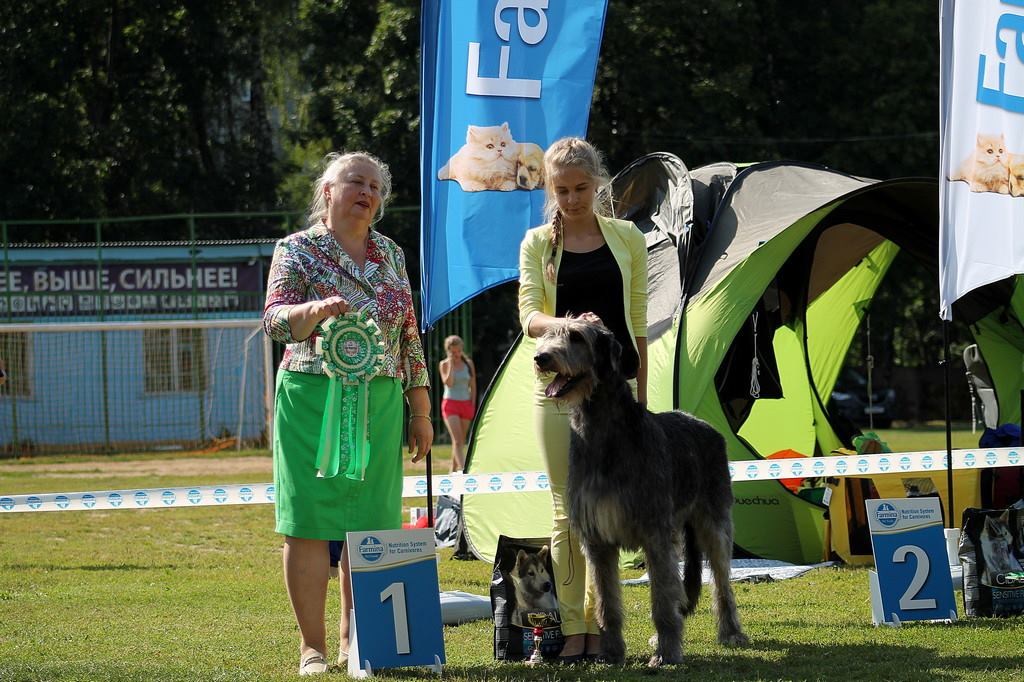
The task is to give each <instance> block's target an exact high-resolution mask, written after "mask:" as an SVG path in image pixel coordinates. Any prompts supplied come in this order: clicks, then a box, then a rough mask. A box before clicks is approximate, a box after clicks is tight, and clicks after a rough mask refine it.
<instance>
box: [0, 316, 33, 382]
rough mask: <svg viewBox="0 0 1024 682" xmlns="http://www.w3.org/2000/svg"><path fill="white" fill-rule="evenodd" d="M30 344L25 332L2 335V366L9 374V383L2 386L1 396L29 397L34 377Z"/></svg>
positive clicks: (0, 342) (0, 344)
mask: <svg viewBox="0 0 1024 682" xmlns="http://www.w3.org/2000/svg"><path fill="white" fill-rule="evenodd" d="M29 348H30V342H29V337H28V334H26V333H25V332H14V333H10V334H0V364H2V365H3V368H4V370H5V371H6V372H7V381H6V382H5V383H4V385H3V386H0V396H9V395H13V396H29V395H31V393H32V392H31V387H32V384H31V382H30V381H29V379H30V377H31V376H32V372H31V370H32V368H31V366H30V364H31V363H30V362H29V360H30V358H31V357H32V354H31V353H30V352H29Z"/></svg>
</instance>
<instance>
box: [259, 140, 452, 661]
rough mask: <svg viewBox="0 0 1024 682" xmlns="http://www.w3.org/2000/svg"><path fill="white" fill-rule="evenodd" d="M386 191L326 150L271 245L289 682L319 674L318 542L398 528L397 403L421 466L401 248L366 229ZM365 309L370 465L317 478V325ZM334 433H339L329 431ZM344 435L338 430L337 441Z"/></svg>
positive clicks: (424, 389)
mask: <svg viewBox="0 0 1024 682" xmlns="http://www.w3.org/2000/svg"><path fill="white" fill-rule="evenodd" d="M390 189H391V175H390V173H389V172H388V167H387V166H386V165H385V164H384V163H383V162H382V161H380V160H379V159H377V158H376V157H374V156H372V155H370V154H367V153H365V152H350V153H347V154H331V155H329V156H328V157H327V158H326V159H325V169H324V171H323V173H322V174H321V175H320V177H319V178H317V180H316V181H315V182H314V183H313V200H312V202H311V205H310V211H309V226H308V228H307V229H305V230H303V231H301V232H297V233H295V234H293V235H289V236H288V237H285V238H284V239H282V240H281V241H279V242H278V243H277V246H276V247H275V249H274V259H273V262H272V263H271V265H270V275H269V279H268V282H267V301H266V306H265V308H264V313H263V323H264V327H265V329H266V332H267V334H268V335H270V337H271V338H273V339H274V340H275V341H279V342H281V343H284V344H287V348H286V350H285V352H284V357H283V358H282V360H281V366H280V368H279V371H278V373H277V394H276V395H277V398H276V401H275V406H274V485H275V486H276V493H277V494H276V501H275V516H276V530H277V532H278V533H280V534H282V535H284V536H285V539H284V579H285V585H286V587H287V589H288V597H289V599H290V600H291V604H292V609H293V610H294V612H295V619H296V622H297V623H298V626H299V633H300V635H301V642H300V644H299V674H300V675H314V674H321V673H324V672H326V671H327V667H328V664H327V643H326V639H327V636H326V626H325V623H324V609H325V603H326V599H327V582H328V575H329V571H330V568H329V565H330V554H329V549H328V542H329V541H331V540H339V539H341V540H344V538H345V534H346V533H347V532H348V531H360V530H387V529H397V528H401V525H402V443H401V438H402V416H403V398H404V402H408V404H409V412H410V417H409V419H410V421H409V442H408V445H409V451H410V452H413V451H415V454H414V455H413V458H412V461H414V462H416V461H419V460H420V459H421V458H423V457H424V456H425V455H426V453H427V451H428V450H429V449H430V445H431V443H432V441H433V438H434V430H433V426H432V425H431V421H430V395H429V393H428V389H429V383H430V382H429V371H428V369H427V365H426V359H425V357H424V354H423V347H422V345H421V343H420V337H419V330H418V328H417V325H416V313H415V311H414V310H413V301H412V289H411V286H410V284H409V276H408V274H407V273H406V269H405V257H404V255H403V253H402V249H401V248H399V246H398V245H397V244H395V242H394V241H392V240H391V239H389V238H388V237H385V236H384V235H383V234H381V233H380V232H379V231H377V230H376V229H375V228H374V224H375V223H376V222H377V221H378V220H379V219H380V218H381V216H383V214H384V204H385V203H386V201H387V198H388V194H389V192H390ZM349 310H356V311H365V312H366V314H368V315H369V316H370V317H371V318H372V319H373V320H374V321H375V322H376V324H377V327H378V328H379V329H380V332H381V335H382V337H383V344H384V357H383V365H382V366H381V368H380V370H379V371H378V372H377V374H376V375H375V376H374V377H373V378H372V379H371V380H370V382H369V385H368V388H367V391H368V399H369V408H368V409H369V427H368V431H369V439H368V440H369V443H370V455H369V463H368V464H367V465H366V470H365V475H364V476H363V477H362V478H358V477H349V476H347V475H345V474H340V475H331V474H328V475H327V476H320V475H318V468H317V465H316V462H315V460H316V458H317V453H318V451H319V450H320V449H321V446H322V445H323V442H322V435H321V434H322V433H326V432H327V430H328V427H329V426H330V424H324V419H325V403H326V399H327V397H328V388H329V379H328V377H327V375H326V374H325V373H324V367H323V361H322V360H321V358H320V356H319V355H317V353H316V350H315V347H316V338H317V336H318V334H319V331H318V325H319V324H320V323H321V322H323V321H324V320H325V319H327V318H328V317H331V316H338V315H343V314H344V313H346V312H348V311H349ZM334 426H335V428H340V427H338V425H334ZM342 435H345V434H342ZM342 556H343V558H342V561H341V576H340V577H341V581H340V582H341V590H342V594H341V621H340V623H339V630H340V635H341V640H340V651H339V652H338V659H337V660H338V663H339V664H342V663H344V662H346V661H347V658H348V643H349V607H350V605H351V604H352V594H351V587H350V584H349V580H348V561H347V559H346V558H345V556H344V554H343V555H342Z"/></svg>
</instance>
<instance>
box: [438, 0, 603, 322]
mask: <svg viewBox="0 0 1024 682" xmlns="http://www.w3.org/2000/svg"><path fill="white" fill-rule="evenodd" d="M606 9H607V1H606V0H574V1H573V2H564V0H555V1H554V2H551V0H488V1H484V0H481V1H479V2H459V1H457V0H424V2H423V11H422V24H421V25H422V35H421V47H422V64H421V74H420V78H421V83H420V85H421V88H420V113H421V117H420V131H421V133H420V183H421V191H422V212H421V216H420V229H421V231H420V258H421V263H420V272H421V296H422V298H421V310H422V320H421V324H422V327H423V328H424V330H426V329H428V328H429V327H431V326H432V325H433V324H434V323H435V322H436V321H437V320H438V319H440V318H441V317H442V316H443V315H444V314H445V313H447V312H449V311H450V310H452V309H453V308H455V307H456V306H458V305H459V304H461V303H463V302H465V301H467V300H469V299H470V298H472V297H473V296H475V295H476V294H478V293H480V292H481V291H484V290H485V289H488V288H490V287H492V286H495V285H498V284H501V283H503V282H507V281H509V280H513V279H516V278H517V277H518V276H519V270H518V266H519V243H520V242H521V241H522V238H523V235H524V234H525V232H526V230H527V229H529V228H530V227H533V226H535V225H539V224H540V223H541V222H543V216H542V209H543V206H544V177H543V159H542V156H543V150H544V149H546V148H547V147H548V146H549V145H550V144H551V143H552V142H554V141H555V140H557V139H559V138H562V137H566V136H570V135H576V136H581V137H582V136H585V135H586V132H587V119H588V118H589V113H590V100H591V96H592V94H593V89H594V74H595V73H596V71H597V56H598V52H599V50H600V46H601V35H602V33H603V30H604V20H605V12H606Z"/></svg>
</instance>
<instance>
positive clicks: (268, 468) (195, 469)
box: [0, 457, 273, 480]
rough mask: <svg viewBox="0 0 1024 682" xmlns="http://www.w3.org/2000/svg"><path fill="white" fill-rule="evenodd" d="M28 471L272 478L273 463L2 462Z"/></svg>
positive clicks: (4, 470)
mask: <svg viewBox="0 0 1024 682" xmlns="http://www.w3.org/2000/svg"><path fill="white" fill-rule="evenodd" d="M28 472H31V473H34V474H40V475H42V476H47V475H51V476H60V477H62V478H99V477H104V478H107V477H110V476H126V477H131V476H204V475H210V476H215V475H220V474H224V475H227V474H260V475H263V476H266V477H267V478H268V480H269V477H270V476H272V475H273V465H272V463H271V459H270V457H225V458H213V457H176V458H172V459H146V460H138V461H129V462H118V461H114V462H97V461H91V462H61V463H56V462H53V463H49V464H47V463H42V462H41V463H39V464H0V475H3V474H14V473H28Z"/></svg>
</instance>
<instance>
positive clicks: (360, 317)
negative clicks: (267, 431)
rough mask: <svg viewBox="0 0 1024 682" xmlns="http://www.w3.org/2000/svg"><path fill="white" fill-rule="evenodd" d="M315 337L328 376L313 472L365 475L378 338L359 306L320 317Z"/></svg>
mask: <svg viewBox="0 0 1024 682" xmlns="http://www.w3.org/2000/svg"><path fill="white" fill-rule="evenodd" d="M321 327H322V330H323V331H322V333H321V335H320V336H319V337H318V338H317V340H316V352H317V354H318V355H320V356H321V357H322V358H323V362H324V372H325V373H326V374H327V376H328V380H329V382H330V383H329V385H328V388H327V400H326V402H325V403H324V419H323V423H322V424H321V426H320V444H319V446H318V447H317V453H316V470H317V471H316V475H317V477H318V478H333V477H335V476H337V475H338V472H339V471H341V470H343V469H344V471H345V476H346V477H347V478H350V479H352V480H354V481H362V480H364V479H365V478H366V467H367V466H368V465H369V463H370V417H369V405H370V388H369V387H370V380H371V379H373V377H375V376H376V375H377V373H378V372H379V371H380V369H381V367H382V366H383V365H384V338H383V336H382V335H381V332H380V328H379V327H377V323H376V322H374V321H373V319H372V318H371V317H370V316H369V314H368V313H367V312H366V311H365V310H363V311H360V312H349V313H346V314H344V315H342V316H341V317H329V318H327V319H326V320H324V322H323V324H322V325H321Z"/></svg>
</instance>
